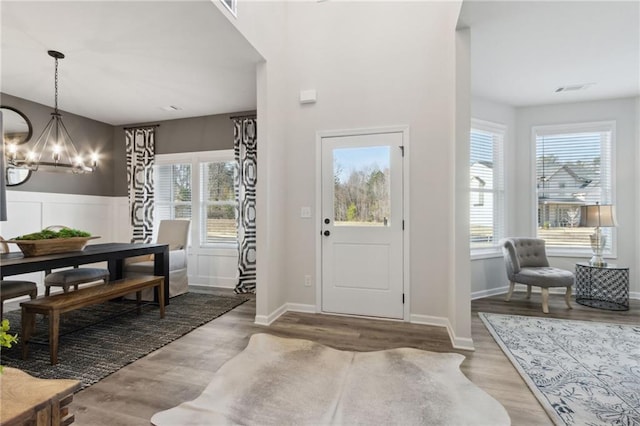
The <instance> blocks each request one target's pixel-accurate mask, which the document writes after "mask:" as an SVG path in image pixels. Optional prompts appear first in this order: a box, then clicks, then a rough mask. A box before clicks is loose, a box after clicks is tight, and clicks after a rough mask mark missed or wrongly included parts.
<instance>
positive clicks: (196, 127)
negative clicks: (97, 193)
mask: <svg viewBox="0 0 640 426" xmlns="http://www.w3.org/2000/svg"><path fill="white" fill-rule="evenodd" d="M254 113H255V112H254V111H249V112H237V113H231V114H218V115H208V116H204V117H194V118H182V119H177V120H168V121H156V122H153V123H143V124H132V125H127V126H123V127H116V128H114V131H113V140H114V141H115V144H114V157H115V164H114V172H115V174H114V195H116V196H126V195H127V172H126V168H127V164H126V155H125V138H124V128H125V127H136V126H139V125H145V124H160V127H158V130H157V133H156V154H175V153H180V152H198V151H217V150H222V149H232V148H233V121H232V120H231V119H230V117H232V116H236V115H247V114H254Z"/></svg>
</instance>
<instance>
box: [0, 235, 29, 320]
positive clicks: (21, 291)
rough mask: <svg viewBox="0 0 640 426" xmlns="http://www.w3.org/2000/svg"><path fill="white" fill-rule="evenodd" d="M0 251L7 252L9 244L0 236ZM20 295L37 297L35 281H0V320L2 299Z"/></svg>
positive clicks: (0, 316)
mask: <svg viewBox="0 0 640 426" xmlns="http://www.w3.org/2000/svg"><path fill="white" fill-rule="evenodd" d="M0 253H9V246H7V243H5V242H4V239H3V238H2V237H0ZM20 296H29V297H30V298H31V299H35V298H36V297H38V286H37V285H36V283H34V282H31V281H22V280H2V281H0V320H2V315H3V305H4V301H5V300H7V299H15V298H16V297H20Z"/></svg>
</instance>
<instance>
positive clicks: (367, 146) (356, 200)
mask: <svg viewBox="0 0 640 426" xmlns="http://www.w3.org/2000/svg"><path fill="white" fill-rule="evenodd" d="M405 137H406V132H405V131H403V130H402V129H400V130H395V131H393V130H384V131H383V130H381V131H368V132H366V131H363V132H341V133H340V132H336V133H334V134H323V135H322V136H320V158H321V164H320V216H319V220H320V222H321V223H320V239H321V242H320V246H321V249H320V253H321V261H320V263H321V266H320V287H321V289H320V300H321V303H320V304H321V311H322V312H327V313H338V314H349V315H362V316H371V317H381V318H393V319H403V318H404V315H405V309H404V303H405V301H406V300H405V296H406V295H405V280H404V264H405V263H404V261H405V259H404V256H405V253H404V252H405V250H404V247H405V245H404V238H405V235H404V234H405V232H404V228H405V214H404V213H405V207H404V151H405Z"/></svg>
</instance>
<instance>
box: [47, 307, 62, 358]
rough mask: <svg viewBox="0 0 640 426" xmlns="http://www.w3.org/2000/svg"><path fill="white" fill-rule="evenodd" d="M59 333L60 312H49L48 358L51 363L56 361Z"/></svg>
mask: <svg viewBox="0 0 640 426" xmlns="http://www.w3.org/2000/svg"><path fill="white" fill-rule="evenodd" d="M59 334H60V312H58V311H53V312H51V314H49V358H50V359H51V365H56V364H57V363H58V335H59Z"/></svg>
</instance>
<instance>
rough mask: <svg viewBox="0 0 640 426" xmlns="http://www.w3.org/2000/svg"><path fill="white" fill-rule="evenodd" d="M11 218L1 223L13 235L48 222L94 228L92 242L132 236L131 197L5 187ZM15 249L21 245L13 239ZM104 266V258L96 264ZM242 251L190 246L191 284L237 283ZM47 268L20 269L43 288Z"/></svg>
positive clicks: (0, 228)
mask: <svg viewBox="0 0 640 426" xmlns="http://www.w3.org/2000/svg"><path fill="white" fill-rule="evenodd" d="M7 215H8V220H7V222H2V223H0V235H2V236H3V237H4V238H5V239H10V238H13V237H16V236H18V235H23V234H28V233H31V232H36V231H40V230H41V229H43V228H45V227H47V226H50V225H65V226H69V227H72V228H78V229H82V230H86V231H88V232H91V234H93V235H99V236H100V238H99V239H96V240H92V241H90V242H89V244H97V243H110V242H122V243H128V242H131V236H132V229H131V223H130V220H129V200H128V198H127V197H102V196H94V195H73V194H52V193H43V192H23V191H11V190H9V191H7ZM9 249H10V250H11V251H18V247H17V246H16V245H15V244H10V247H9ZM96 266H98V267H105V268H106V263H101V264H97V265H96ZM237 275H238V254H237V251H236V250H235V249H210V248H195V247H190V248H189V284H194V285H196V286H198V287H228V288H233V287H234V286H235V284H236V283H237ZM43 278H44V277H43V273H41V272H37V273H31V274H25V275H16V276H15V279H25V280H30V281H34V282H36V283H37V284H38V287H39V290H38V291H39V293H40V294H42V293H44V286H43V284H42V282H43Z"/></svg>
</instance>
